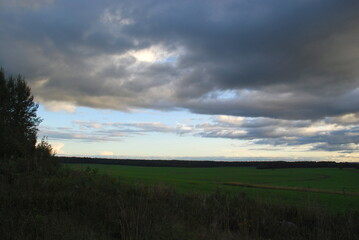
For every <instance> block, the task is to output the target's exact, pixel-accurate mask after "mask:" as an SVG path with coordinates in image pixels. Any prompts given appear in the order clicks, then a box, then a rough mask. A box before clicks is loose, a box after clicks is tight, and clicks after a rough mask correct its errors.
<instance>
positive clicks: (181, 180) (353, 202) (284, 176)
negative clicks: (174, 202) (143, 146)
mask: <svg viewBox="0 0 359 240" xmlns="http://www.w3.org/2000/svg"><path fill="white" fill-rule="evenodd" d="M70 166H71V168H87V167H91V168H96V169H97V170H98V171H99V172H100V173H106V174H109V175H111V176H114V177H119V178H120V179H121V181H123V182H126V183H146V184H165V185H170V186H173V187H175V188H176V189H177V190H178V191H180V192H207V193H210V192H213V191H214V190H215V189H218V188H219V189H222V190H224V191H228V192H230V193H235V192H245V193H246V194H247V195H248V196H250V197H253V198H255V199H256V200H259V201H266V202H268V201H270V202H273V203H280V204H287V205H297V206H304V205H305V206H308V205H313V206H319V207H323V208H325V209H328V210H330V211H347V210H353V209H355V210H359V172H358V171H357V170H354V169H335V168H312V169H295V168H291V169H265V170H264V169H261V170H258V169H255V168H250V167H238V168H235V167H223V168H171V167H134V166H120V165H90V164H71V165H70ZM306 190H307V191H306Z"/></svg>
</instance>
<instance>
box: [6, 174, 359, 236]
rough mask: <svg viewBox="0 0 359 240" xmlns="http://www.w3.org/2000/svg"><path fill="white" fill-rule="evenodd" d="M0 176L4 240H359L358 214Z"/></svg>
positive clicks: (84, 178) (58, 177)
mask: <svg viewBox="0 0 359 240" xmlns="http://www.w3.org/2000/svg"><path fill="white" fill-rule="evenodd" d="M4 178H6V176H4V175H1V174H0V180H1V181H0V184H1V185H0V190H1V192H2V193H6V194H1V195H0V218H1V221H2V224H1V225H0V236H1V239H15V240H16V239H54V240H56V239H133V240H145V239H156V240H159V239H166V240H167V239H181V240H182V239H206V240H208V239H209V240H211V239H326V240H327V239H351V240H352V239H359V237H358V236H359V214H358V213H357V212H348V213H345V214H337V215H333V214H330V213H328V212H325V211H322V210H320V209H313V208H308V209H300V208H295V207H287V206H276V205H269V204H262V203H258V202H256V201H254V200H252V199H249V198H247V197H246V196H245V195H233V194H232V195H230V194H227V193H224V192H221V191H216V192H214V193H213V194H210V195H204V194H180V193H177V192H176V191H175V190H173V189H172V188H169V187H166V186H163V185H153V186H146V185H141V184H137V185H126V184H122V183H121V182H120V181H119V180H117V179H114V178H112V177H109V176H105V175H98V174H97V173H96V171H95V170H92V169H87V170H85V171H74V170H69V169H66V168H61V169H60V170H59V171H58V172H56V174H54V175H52V176H49V175H43V174H39V172H32V173H28V172H25V173H22V174H19V175H18V176H17V178H16V179H15V180H13V181H12V182H9V181H5V180H6V179H4Z"/></svg>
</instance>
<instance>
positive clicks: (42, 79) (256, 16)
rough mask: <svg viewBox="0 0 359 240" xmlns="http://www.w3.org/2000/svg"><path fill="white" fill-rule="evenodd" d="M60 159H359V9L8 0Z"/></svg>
mask: <svg viewBox="0 0 359 240" xmlns="http://www.w3.org/2000/svg"><path fill="white" fill-rule="evenodd" d="M0 44H1V47H0V65H1V66H2V67H3V68H4V69H5V72H6V74H7V75H10V74H22V75H23V76H24V77H25V78H26V80H27V81H28V83H29V85H30V86H31V88H32V91H33V94H34V96H35V99H36V101H37V102H39V104H40V108H39V111H38V114H39V116H41V117H42V118H43V119H44V121H43V123H42V124H41V127H40V134H39V135H40V137H41V136H48V138H49V141H50V142H51V143H52V145H53V146H54V147H55V148H56V149H57V152H58V154H65V155H86V156H90V155H91V156H92V155H95V156H99V155H106V156H115V157H133V158H137V157H141V158H142V157H144V158H171V159H173V158H177V159H187V158H192V159H216V160H223V159H224V160H226V159H227V160H228V159H248V160H250V159H255V160H257V159H261V160H264V159H270V160H272V159H284V160H335V161H359V1H357V0H347V1H341V0H301V1H298V0H287V1H282V0H272V1H267V0H222V1H218V0H201V1H200V0H181V1H180V0H131V1H130V0H128V1H127V0H121V1H120V0H101V1H100V0H76V1H69V0H12V1H8V0H0Z"/></svg>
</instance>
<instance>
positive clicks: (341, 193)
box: [223, 182, 359, 196]
mask: <svg viewBox="0 0 359 240" xmlns="http://www.w3.org/2000/svg"><path fill="white" fill-rule="evenodd" d="M223 185H228V186H238V187H248V188H261V189H271V190H286V191H298V192H314V193H330V194H339V195H344V196H345V195H350V196H359V192H346V191H333V190H325V189H315V188H301V187H285V186H271V185H261V184H251V183H241V182H225V183H223Z"/></svg>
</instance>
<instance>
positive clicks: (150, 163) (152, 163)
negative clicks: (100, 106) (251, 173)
mask: <svg viewBox="0 0 359 240" xmlns="http://www.w3.org/2000/svg"><path fill="white" fill-rule="evenodd" d="M57 159H58V160H59V161H60V162H62V163H75V164H81V163H83V164H108V165H110V164H111V165H126V166H143V167H187V168H199V167H204V168H211V167H256V168H257V169H275V168H359V163H347V162H345V163H337V162H314V161H303V162H286V161H271V162H269V161H241V162H226V161H188V160H187V161H185V160H135V159H107V158H86V157H57Z"/></svg>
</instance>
